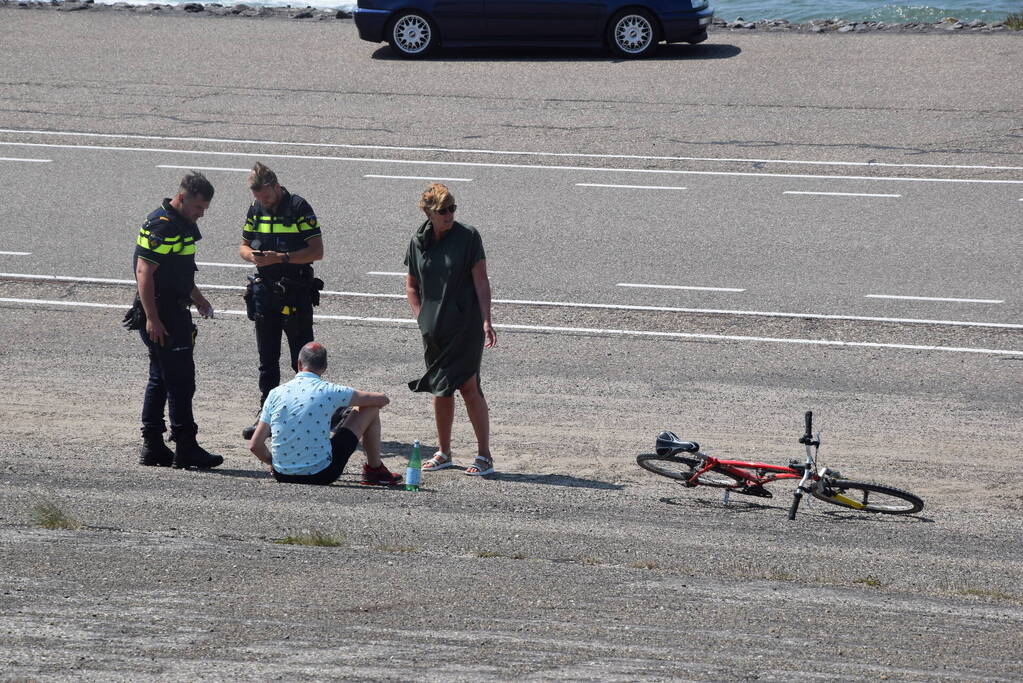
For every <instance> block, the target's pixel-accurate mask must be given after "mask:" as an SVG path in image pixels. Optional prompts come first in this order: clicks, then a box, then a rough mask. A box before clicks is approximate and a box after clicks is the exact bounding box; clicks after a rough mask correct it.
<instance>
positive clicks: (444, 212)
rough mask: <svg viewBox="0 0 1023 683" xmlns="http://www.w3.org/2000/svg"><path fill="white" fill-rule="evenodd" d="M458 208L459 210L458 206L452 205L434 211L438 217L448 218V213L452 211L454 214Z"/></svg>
mask: <svg viewBox="0 0 1023 683" xmlns="http://www.w3.org/2000/svg"><path fill="white" fill-rule="evenodd" d="M457 208H458V204H452V205H451V206H449V207H447V208H444V209H437V210H436V211H434V213H435V214H437V215H438V216H446V215H448V211H450V212H451V213H454V212H455V209H457Z"/></svg>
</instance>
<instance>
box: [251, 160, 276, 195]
mask: <svg viewBox="0 0 1023 683" xmlns="http://www.w3.org/2000/svg"><path fill="white" fill-rule="evenodd" d="M276 184H277V174H276V173H274V172H273V171H271V170H270V167H269V166H264V165H263V164H262V163H261V162H259V161H257V162H256V165H255V166H253V167H252V172H251V173H249V189H250V190H260V189H262V188H263V187H265V186H267V185H276Z"/></svg>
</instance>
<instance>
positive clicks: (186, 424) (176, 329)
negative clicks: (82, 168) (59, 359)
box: [134, 172, 224, 469]
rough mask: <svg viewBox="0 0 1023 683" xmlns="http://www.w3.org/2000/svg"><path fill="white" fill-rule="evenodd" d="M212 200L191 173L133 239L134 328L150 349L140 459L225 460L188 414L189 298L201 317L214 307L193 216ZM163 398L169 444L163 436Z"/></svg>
mask: <svg viewBox="0 0 1023 683" xmlns="http://www.w3.org/2000/svg"><path fill="white" fill-rule="evenodd" d="M212 199H213V185H211V184H210V181H209V180H207V179H206V178H205V176H203V175H202V174H201V173H196V172H192V173H189V174H188V175H186V176H185V177H184V178H183V179H182V180H181V186H180V187H179V188H178V192H177V194H175V195H174V197H173V198H172V199H164V200H163V204H162V205H161V206H160V208H159V209H157V210H156V211H154V212H152V213H151V214H149V216H148V217H147V218H146V222H145V223H144V224H143V225H142V229H141V230H140V231H139V236H138V239H137V240H136V243H135V256H134V266H135V280H136V282H137V283H138V297H137V302H136V309H137V308H138V307H141V309H142V311H144V313H145V323H144V326H143V325H142V323H141V320H139V321H138V323H139V324H138V327H139V333H140V335H141V337H142V341H143V342H144V343H145V345H146V347H147V348H148V349H149V383H148V384H147V385H146V393H145V399H144V401H143V403H142V449H141V452H140V454H139V464H142V465H160V466H164V467H166V466H169V465H173V466H174V467H176V468H186V467H195V468H198V469H208V468H210V467H216V466H217V465H219V464H221V463H222V462H224V459H223V458H222V457H220V456H219V455H211V454H209V453H207V452H206V451H205V450H203V449H202V448H200V446H199V444H198V443H196V439H195V435H196V432H198V430H199V428H198V426H197V425H196V424H195V419H194V418H193V416H192V396H193V394H195V363H194V362H193V360H192V350H193V348H194V346H195V334H196V328H195V325H193V324H192V314H191V312H190V311H189V305H191V304H195V308H196V310H198V311H199V314H200V315H202V317H204V318H209V317H212V316H213V306H211V305H210V302H209V301H207V300H206V297H204V296H203V294H202V292H201V291H199V288H198V287H196V285H195V271H196V266H195V243H196V242H198V241H199V240H200V239H202V235H200V234H199V226H198V225H196V221H197V220H199V219H200V218H202V216H203V214H204V213H205V212H206V209H207V208H209V205H210V201H211V200H212ZM165 405H166V406H167V409H168V413H169V417H170V427H171V439H172V440H173V441H174V444H175V450H174V451H171V450H170V449H169V448H168V447H167V444H165V443H164V441H163V433H164V432H165V431H166V429H167V428H166V426H165V424H164V420H163V412H164V406H165Z"/></svg>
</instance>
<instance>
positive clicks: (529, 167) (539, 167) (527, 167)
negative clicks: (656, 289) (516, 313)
mask: <svg viewBox="0 0 1023 683" xmlns="http://www.w3.org/2000/svg"><path fill="white" fill-rule="evenodd" d="M0 132H2V131H0ZM0 145H5V146H10V147H46V148H58V149H86V150H93V151H103V152H159V153H161V154H191V155H196V156H227V157H251V158H261V159H304V160H307V161H337V162H359V163H372V164H402V165H411V166H452V167H457V166H460V167H468V168H506V169H514V170H523V171H581V172H586V173H652V174H660V175H698V176H729V177H749V178H800V179H804V180H806V179H812V180H865V181H875V182H908V183H965V184H985V185H1023V180H1002V179H998V180H995V179H991V180H988V179H984V178H911V177H906V176H891V177H881V176H853V175H814V174H802V173H752V172H749V171H684V170H680V169H659V168H611V167H600V166H559V165H550V166H548V165H544V164H492V163H485V162H482V161H429V160H417V159H378V158H373V157H339V156H326V155H311V154H310V155H305V154H269V153H266V152H262V153H259V152H219V151H211V150H207V151H202V150H191V149H169V148H160V147H119V146H104V145H58V144H51V143H42V142H3V141H0ZM182 168H189V167H182ZM235 170H238V169H235Z"/></svg>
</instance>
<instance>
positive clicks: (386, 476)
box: [249, 342, 401, 486]
mask: <svg viewBox="0 0 1023 683" xmlns="http://www.w3.org/2000/svg"><path fill="white" fill-rule="evenodd" d="M326 369H327V349H326V348H324V346H323V344H320V343H319V342H309V343H308V344H306V345H305V346H303V347H302V350H301V351H299V354H298V374H296V375H295V378H294V379H293V380H291V381H290V382H287V383H285V384H282V385H280V386H278V387H276V388H275V389H273V390H272V391H271V392H270V394H269V395H268V396H267V398H266V402H265V403H264V404H263V410H262V413H260V416H259V422H258V423H257V425H256V431H255V433H253V435H252V439H251V440H250V441H249V450H251V451H252V452H253V454H254V455H255V456H256V457H257V458H259V459H260V460H261V461H262V462H264V463H266V464H267V465H269V466H270V472H271V473H272V474H273V476H274V478H275V479H276V480H277V481H280V482H291V483H296V484H324V485H326V484H331V483H333V482H334V481H336V480H337V478H338V477H340V476H341V473H342V472H343V471H344V468H345V464H347V463H348V458H349V457H351V455H352V453H354V452H355V447H356V446H358V445H359V440H360V439H361V440H362V447H363V450H365V451H366V460H367V462H366V464H364V465H363V466H362V483H363V484H375V485H378V486H393V485H395V484H398V483H399V482H400V481H401V477H400V476H399V475H397V474H392V473H391V471H390V470H388V469H387V467H386V466H384V464H383V462H382V461H381V460H380V409H381V408H383V407H384V406H386V405H387V404H388V403H390V402H391V399H389V398H387V396H385V395H384V394H377V393H372V392H368V391H356V390H355V389H352V388H351V387H346V386H342V385H340V384H333V383H331V382H328V381H326V380H324V379H322V378H321V377H320V376H321V375H322V374H323V373H324V372H325V371H326ZM346 406H353V408H352V410H351V412H350V413H349V414H348V415H347V416H346V417H345V418H344V420H343V421H342V422H341V424H340V425H338V426H337V427H336V431H335V432H333V433H332V432H331V429H332V427H334V425H332V424H331V418H332V416H333V415H334V414H335V412H337V411H338V409H339V408H344V407H346ZM271 435H272V436H271ZM267 437H271V442H270V448H269V449H267V447H266V439H267Z"/></svg>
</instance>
